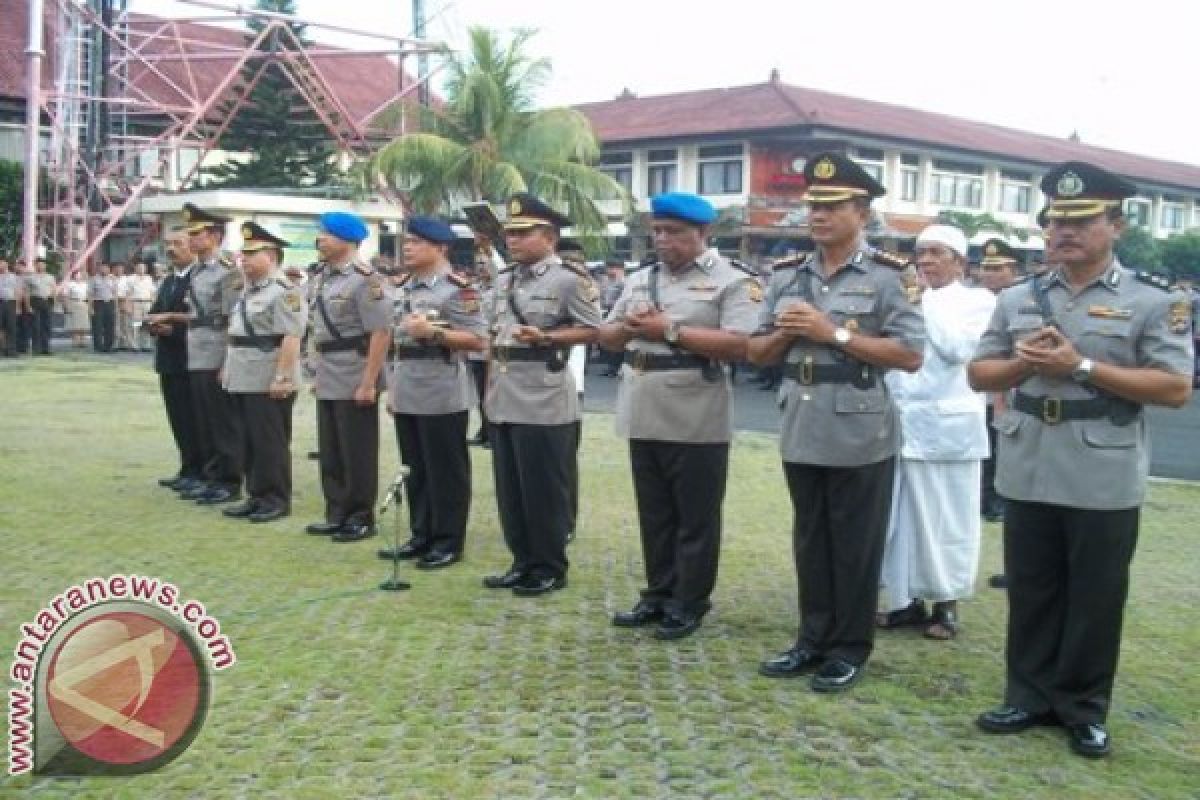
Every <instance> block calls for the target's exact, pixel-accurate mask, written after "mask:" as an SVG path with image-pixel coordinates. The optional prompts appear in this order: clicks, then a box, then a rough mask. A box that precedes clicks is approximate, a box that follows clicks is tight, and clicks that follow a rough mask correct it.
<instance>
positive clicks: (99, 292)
mask: <svg viewBox="0 0 1200 800" xmlns="http://www.w3.org/2000/svg"><path fill="white" fill-rule="evenodd" d="M87 298H88V306H89V309H88V311H89V312H90V313H91V317H92V349H93V350H95V351H96V352H97V353H111V352H112V349H113V338H114V337H115V336H116V304H117V285H116V282H115V281H114V280H113V277H112V272H111V270H110V269H109V267H108V264H100V265H99V266H97V267H96V274H94V275H92V277H90V278H88V290H87ZM185 319H186V317H180V321H183V320H185Z"/></svg>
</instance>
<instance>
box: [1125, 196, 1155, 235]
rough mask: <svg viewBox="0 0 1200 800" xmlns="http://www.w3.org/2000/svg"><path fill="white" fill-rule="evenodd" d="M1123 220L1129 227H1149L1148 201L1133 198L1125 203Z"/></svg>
mask: <svg viewBox="0 0 1200 800" xmlns="http://www.w3.org/2000/svg"><path fill="white" fill-rule="evenodd" d="M1125 219H1126V220H1127V221H1128V222H1129V224H1130V225H1137V226H1139V227H1142V228H1147V227H1149V226H1150V201H1149V200H1146V199H1144V198H1141V197H1133V198H1130V199H1129V200H1126V201H1125Z"/></svg>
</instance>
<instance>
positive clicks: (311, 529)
mask: <svg viewBox="0 0 1200 800" xmlns="http://www.w3.org/2000/svg"><path fill="white" fill-rule="evenodd" d="M341 529H342V523H340V522H314V523H312V524H310V525H305V526H304V532H305V533H311V534H313V535H315V536H328V535H329V534H331V533H337V532H338V531H340V530H341Z"/></svg>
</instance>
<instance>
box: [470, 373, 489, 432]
mask: <svg viewBox="0 0 1200 800" xmlns="http://www.w3.org/2000/svg"><path fill="white" fill-rule="evenodd" d="M467 363H468V364H469V365H470V366H471V378H472V379H473V380H474V381H475V396H476V397H477V398H478V400H479V402H478V404H477V407H478V408H479V431H480V433H482V434H483V436H484V441H487V435H488V418H487V412H486V411H484V410H483V396H484V394H486V393H487V371H488V362H486V361H481V360H476V359H469V360H468V361H467Z"/></svg>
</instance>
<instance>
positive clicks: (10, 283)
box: [0, 272, 20, 300]
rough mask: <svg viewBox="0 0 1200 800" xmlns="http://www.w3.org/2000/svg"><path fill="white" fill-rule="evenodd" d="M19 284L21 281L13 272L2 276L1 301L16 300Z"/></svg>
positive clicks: (0, 285)
mask: <svg viewBox="0 0 1200 800" xmlns="http://www.w3.org/2000/svg"><path fill="white" fill-rule="evenodd" d="M19 282H20V279H19V278H18V277H17V276H16V275H14V274H12V273H11V272H6V273H4V274H3V275H0V300H16V299H17V286H18V285H19Z"/></svg>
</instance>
